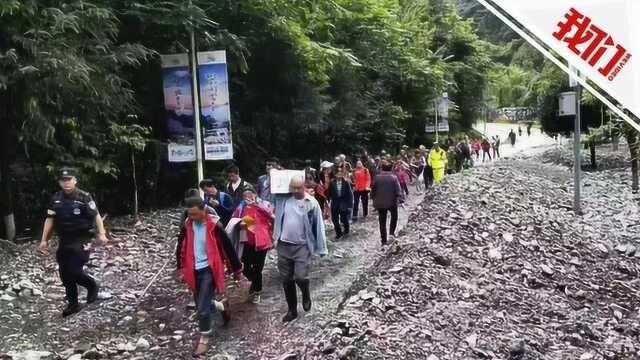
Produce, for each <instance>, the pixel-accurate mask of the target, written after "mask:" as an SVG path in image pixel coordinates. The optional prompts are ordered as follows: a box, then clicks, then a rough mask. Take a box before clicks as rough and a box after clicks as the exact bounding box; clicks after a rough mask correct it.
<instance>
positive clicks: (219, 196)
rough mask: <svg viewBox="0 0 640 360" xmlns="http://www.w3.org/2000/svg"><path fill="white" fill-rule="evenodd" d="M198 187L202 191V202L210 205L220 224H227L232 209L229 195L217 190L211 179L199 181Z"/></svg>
mask: <svg viewBox="0 0 640 360" xmlns="http://www.w3.org/2000/svg"><path fill="white" fill-rule="evenodd" d="M200 189H201V190H202V191H203V192H204V203H205V204H206V205H208V206H211V207H212V208H213V209H214V210H215V211H216V213H217V214H218V216H219V217H220V222H222V225H224V226H227V224H228V223H229V220H230V219H231V214H233V210H234V206H233V199H232V198H231V195H229V194H227V193H225V192H222V191H219V190H218V189H217V188H216V186H215V185H214V184H213V180H211V179H204V180H202V181H200Z"/></svg>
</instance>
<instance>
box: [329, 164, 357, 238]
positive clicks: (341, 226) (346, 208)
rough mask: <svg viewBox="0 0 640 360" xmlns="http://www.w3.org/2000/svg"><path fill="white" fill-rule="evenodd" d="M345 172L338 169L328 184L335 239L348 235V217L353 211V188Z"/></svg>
mask: <svg viewBox="0 0 640 360" xmlns="http://www.w3.org/2000/svg"><path fill="white" fill-rule="evenodd" d="M345 174H346V170H344V169H339V170H338V171H337V172H336V178H335V179H333V181H331V185H329V201H331V221H333V226H334V228H335V231H336V239H340V238H342V236H345V235H349V218H350V217H351V212H352V211H353V190H352V187H351V184H350V183H349V182H348V181H347V180H346V176H345Z"/></svg>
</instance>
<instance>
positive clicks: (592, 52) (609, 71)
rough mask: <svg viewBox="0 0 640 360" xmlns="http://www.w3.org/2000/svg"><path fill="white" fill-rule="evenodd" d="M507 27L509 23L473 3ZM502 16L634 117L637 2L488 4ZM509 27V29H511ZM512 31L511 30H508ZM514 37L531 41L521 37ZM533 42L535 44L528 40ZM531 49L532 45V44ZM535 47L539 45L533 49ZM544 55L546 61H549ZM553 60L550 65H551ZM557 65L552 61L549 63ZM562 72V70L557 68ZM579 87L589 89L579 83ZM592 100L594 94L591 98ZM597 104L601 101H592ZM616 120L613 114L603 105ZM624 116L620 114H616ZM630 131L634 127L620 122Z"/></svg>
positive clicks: (638, 106) (638, 92)
mask: <svg viewBox="0 0 640 360" xmlns="http://www.w3.org/2000/svg"><path fill="white" fill-rule="evenodd" d="M478 1H479V2H480V3H481V4H482V5H484V6H485V7H487V8H488V9H489V10H491V11H492V12H494V14H496V15H498V17H500V18H501V19H502V20H503V21H505V22H507V24H508V25H510V26H512V25H513V24H512V23H511V21H510V19H508V18H506V17H504V16H500V15H499V14H497V13H496V12H495V10H496V9H495V8H493V5H492V4H491V3H489V2H487V1H486V0H478ZM492 2H493V3H494V4H495V5H496V6H497V7H499V8H500V9H501V10H502V11H503V12H504V13H506V14H509V15H510V16H511V17H512V18H513V19H515V20H516V21H517V22H519V23H520V24H521V25H522V26H523V27H525V28H526V29H527V30H528V31H529V32H530V33H531V34H533V35H535V36H536V37H537V38H538V39H539V41H541V42H543V43H544V44H545V45H546V46H547V47H548V48H550V49H552V50H553V51H554V52H555V53H556V54H557V55H559V56H560V57H562V58H563V59H564V60H566V61H567V63H568V64H569V65H571V66H573V67H575V68H577V69H578V70H579V71H580V72H581V73H582V74H584V75H586V76H587V77H588V78H589V79H590V80H591V81H592V82H593V83H595V84H596V85H598V87H600V88H601V89H602V90H603V91H604V92H606V93H607V94H608V95H609V96H611V97H612V98H614V99H615V100H616V101H617V102H618V103H619V104H620V105H622V106H623V107H625V108H626V109H627V110H629V111H630V112H632V113H633V114H635V115H636V116H637V117H640V25H638V24H640V1H639V0H536V1H521V0H492ZM512 27H513V26H512ZM514 30H516V31H517V29H514ZM518 33H520V35H522V36H525V38H526V39H527V40H528V41H529V42H531V41H532V40H533V39H531V37H528V38H527V36H526V34H523V33H522V32H521V31H518ZM533 41H535V40H533ZM534 45H535V44H534ZM538 45H539V44H538ZM536 48H538V50H541V51H543V52H545V55H547V57H549V56H553V55H551V54H549V53H548V51H546V49H541V47H540V46H536ZM552 60H553V59H552ZM554 62H555V63H556V64H558V61H557V59H556V61H554ZM558 65H560V67H561V68H562V69H563V70H565V71H567V68H566V66H564V65H562V64H558ZM581 83H583V85H586V86H585V87H586V88H587V89H588V90H590V91H591V92H594V91H593V90H594V89H593V88H592V87H591V86H589V85H588V84H586V82H584V81H581ZM594 95H595V94H594ZM598 98H600V99H601V100H606V99H604V97H602V96H598ZM604 102H605V103H608V105H609V107H613V108H614V109H613V110H614V111H616V110H617V111H616V112H617V113H618V114H620V113H621V111H620V110H619V109H615V106H613V104H611V103H610V102H609V101H604ZM621 115H624V114H621ZM622 117H623V118H625V120H627V121H628V122H630V123H632V125H634V127H636V128H637V129H640V126H638V124H637V123H635V122H633V121H632V120H631V119H630V118H628V117H627V116H622Z"/></svg>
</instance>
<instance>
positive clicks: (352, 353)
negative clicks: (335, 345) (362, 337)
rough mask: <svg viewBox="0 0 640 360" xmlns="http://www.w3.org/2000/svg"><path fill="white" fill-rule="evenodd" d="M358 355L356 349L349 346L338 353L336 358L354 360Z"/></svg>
mask: <svg viewBox="0 0 640 360" xmlns="http://www.w3.org/2000/svg"><path fill="white" fill-rule="evenodd" d="M357 354H358V348H357V347H355V346H353V345H350V346H347V347H345V348H343V349H341V350H340V351H339V352H338V358H339V359H340V360H347V359H354V358H355V357H356V356H357Z"/></svg>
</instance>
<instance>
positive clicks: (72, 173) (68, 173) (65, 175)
mask: <svg viewBox="0 0 640 360" xmlns="http://www.w3.org/2000/svg"><path fill="white" fill-rule="evenodd" d="M73 177H77V173H76V170H75V169H72V168H67V167H65V168H62V169H60V171H58V179H59V180H62V179H70V178H73Z"/></svg>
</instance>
